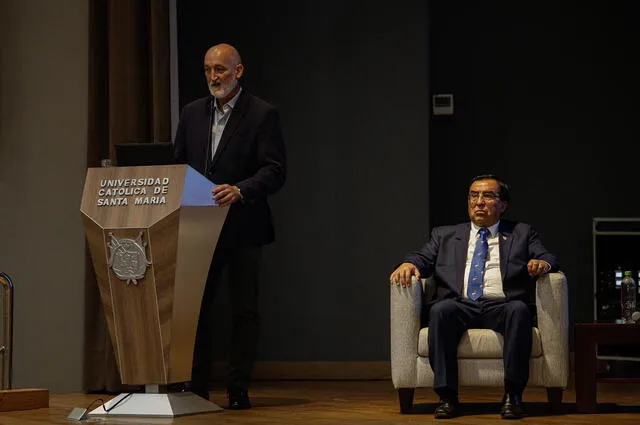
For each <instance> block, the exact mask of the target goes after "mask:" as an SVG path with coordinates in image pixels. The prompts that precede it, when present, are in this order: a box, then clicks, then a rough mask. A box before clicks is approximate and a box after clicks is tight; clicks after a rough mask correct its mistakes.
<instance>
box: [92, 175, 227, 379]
mask: <svg viewBox="0 0 640 425" xmlns="http://www.w3.org/2000/svg"><path fill="white" fill-rule="evenodd" d="M213 186H214V185H213V184H212V183H211V182H209V181H208V180H207V179H206V178H204V177H203V176H201V175H200V174H198V173H197V172H195V171H194V170H193V169H191V168H190V167H188V166H186V165H169V166H151V167H113V168H91V169H89V170H88V171H87V178H86V182H85V189H84V192H83V198H82V206H81V211H82V214H83V222H84V228H85V233H86V237H87V241H88V245H89V249H90V252H91V257H92V262H93V266H94V270H95V273H96V279H97V281H98V287H99V290H100V296H101V300H102V305H103V308H104V310H105V317H106V320H107V324H108V328H109V333H110V335H111V339H112V341H113V343H114V347H115V352H116V361H117V364H118V367H119V370H120V377H121V379H122V382H123V383H124V384H134V385H139V384H144V385H147V384H168V383H171V382H181V381H187V380H189V379H190V377H191V364H192V357H193V347H194V342H195V333H196V327H197V320H198V314H199V311H200V303H201V299H202V293H203V291H204V283H205V281H206V276H207V272H208V269H209V264H210V262H211V258H212V257H213V252H214V249H215V246H216V243H217V240H218V237H219V235H220V230H221V228H222V225H223V224H224V220H225V218H226V212H227V210H226V209H223V208H219V207H217V206H214V203H213V200H212V199H211V189H212V188H213Z"/></svg>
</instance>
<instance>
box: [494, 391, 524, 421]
mask: <svg viewBox="0 0 640 425" xmlns="http://www.w3.org/2000/svg"><path fill="white" fill-rule="evenodd" d="M500 416H502V419H522V418H523V417H525V416H527V414H526V413H525V411H524V409H523V408H522V396H520V395H517V394H505V395H504V398H503V400H502V409H501V410H500Z"/></svg>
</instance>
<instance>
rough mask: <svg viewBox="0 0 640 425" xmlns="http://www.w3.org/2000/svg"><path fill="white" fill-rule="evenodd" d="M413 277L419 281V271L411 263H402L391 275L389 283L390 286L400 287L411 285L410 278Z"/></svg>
mask: <svg viewBox="0 0 640 425" xmlns="http://www.w3.org/2000/svg"><path fill="white" fill-rule="evenodd" d="M413 276H415V277H416V278H417V279H420V270H418V268H417V267H416V266H415V265H413V264H411V263H402V264H400V266H399V267H398V268H397V269H395V270H394V271H393V273H391V276H390V277H389V281H390V283H391V284H392V285H401V286H403V287H406V286H409V285H411V278H412V277H413Z"/></svg>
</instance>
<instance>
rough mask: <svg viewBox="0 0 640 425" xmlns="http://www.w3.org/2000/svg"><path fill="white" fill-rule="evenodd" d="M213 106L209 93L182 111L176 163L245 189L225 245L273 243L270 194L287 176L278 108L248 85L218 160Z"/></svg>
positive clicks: (223, 239) (224, 233) (222, 240)
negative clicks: (213, 145) (213, 148)
mask: <svg viewBox="0 0 640 425" xmlns="http://www.w3.org/2000/svg"><path fill="white" fill-rule="evenodd" d="M212 104H213V97H212V96H207V97H203V98H201V99H198V100H195V101H194V102H191V103H189V104H188V105H186V106H185V107H184V109H183V110H182V113H181V115H180V122H179V124H178V130H177V132H176V138H175V141H174V155H175V158H176V161H177V162H178V163H182V164H189V165H190V166H191V167H193V168H194V169H195V170H197V171H199V172H200V173H201V174H203V175H205V176H206V177H207V178H208V179H209V180H211V181H212V182H213V183H215V184H225V183H227V184H230V185H235V186H238V187H239V188H240V191H241V193H242V196H243V200H242V201H239V202H236V203H234V204H232V205H231V206H230V209H229V213H228V215H227V219H226V222H225V224H224V227H223V228H222V233H221V235H220V242H219V244H220V243H223V244H224V246H226V247H237V246H255V245H264V244H268V243H271V242H272V241H273V240H274V231H273V224H272V220H271V210H270V209H269V205H268V203H267V195H270V194H272V193H274V192H276V191H277V190H278V189H280V188H281V187H282V185H283V184H284V181H285V178H286V165H285V162H286V155H285V147H284V142H283V140H282V131H281V128H280V118H279V115H278V111H277V110H276V109H275V107H273V106H272V105H270V104H268V103H267V102H265V101H263V100H261V99H259V98H257V97H255V96H253V95H251V94H250V93H247V91H246V90H244V89H243V90H242V92H241V93H240V96H239V97H238V101H237V102H236V104H235V106H234V108H233V110H232V111H231V116H230V117H229V120H228V121H227V125H226V126H225V128H224V132H223V133H222V137H221V139H220V143H219V144H218V148H217V150H216V153H215V156H214V157H213V160H211V161H206V158H207V150H208V149H210V147H208V145H209V143H210V136H209V133H210V123H211V121H210V114H211V112H212ZM209 152H210V151H209ZM205 168H206V169H205Z"/></svg>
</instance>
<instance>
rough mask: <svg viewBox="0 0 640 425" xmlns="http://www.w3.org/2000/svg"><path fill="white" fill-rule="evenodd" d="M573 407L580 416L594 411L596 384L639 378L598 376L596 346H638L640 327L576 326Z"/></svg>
mask: <svg viewBox="0 0 640 425" xmlns="http://www.w3.org/2000/svg"><path fill="white" fill-rule="evenodd" d="M574 331H575V332H574V337H575V356H574V358H575V385H576V407H577V411H578V412H581V413H596V412H597V407H598V406H597V390H598V382H635V383H640V378H609V377H603V376H599V375H598V371H597V368H598V345H599V344H607V345H621V346H624V345H629V344H636V345H637V344H640V325H635V324H621V323H576V324H575V328H574Z"/></svg>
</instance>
